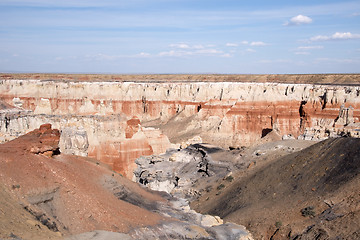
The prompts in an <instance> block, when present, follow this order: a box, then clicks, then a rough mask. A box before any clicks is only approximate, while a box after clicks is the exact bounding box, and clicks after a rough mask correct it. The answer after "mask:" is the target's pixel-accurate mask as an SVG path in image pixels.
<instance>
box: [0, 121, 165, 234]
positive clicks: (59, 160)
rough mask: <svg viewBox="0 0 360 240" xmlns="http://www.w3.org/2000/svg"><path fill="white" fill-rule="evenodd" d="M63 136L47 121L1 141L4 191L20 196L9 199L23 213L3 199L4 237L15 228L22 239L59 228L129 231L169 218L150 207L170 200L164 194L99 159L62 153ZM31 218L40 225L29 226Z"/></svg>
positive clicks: (0, 187)
mask: <svg viewBox="0 0 360 240" xmlns="http://www.w3.org/2000/svg"><path fill="white" fill-rule="evenodd" d="M58 141H59V132H58V130H54V129H51V126H50V125H43V126H41V127H40V129H38V130H35V131H33V132H30V133H29V134H27V135H25V136H22V137H20V138H18V139H15V140H13V141H10V142H8V143H5V144H2V145H0V190H1V191H0V194H2V195H3V196H6V197H7V199H16V201H15V202H14V201H13V200H9V201H10V203H9V204H13V205H14V207H13V208H12V209H14V211H15V212H16V213H17V214H18V215H19V218H18V219H17V221H13V220H11V219H12V218H11V216H13V215H14V214H13V213H12V211H8V210H7V209H6V205H5V210H3V207H4V205H3V204H1V205H0V207H1V211H0V223H1V224H0V225H1V228H0V238H7V237H10V235H9V234H10V233H9V229H11V234H13V235H15V236H17V237H20V238H22V239H44V236H48V237H49V238H51V237H55V238H56V237H57V236H59V234H58V235H56V234H55V235H54V232H59V233H60V235H65V236H66V235H70V234H77V233H82V232H87V231H93V230H95V229H97V230H108V231H117V232H128V231H129V230H131V229H132V228H134V227H140V226H149V225H155V224H158V223H159V222H161V221H162V220H164V218H163V217H162V216H160V215H158V214H156V213H153V212H151V211H150V210H151V208H152V206H155V205H156V202H157V201H165V200H164V199H163V198H162V197H161V196H160V195H157V194H155V193H153V192H149V191H147V190H145V189H143V188H141V187H140V186H138V185H137V184H135V183H133V182H131V181H129V180H127V179H125V178H124V177H122V176H121V175H120V174H117V173H115V172H113V171H111V170H109V169H107V168H106V167H104V166H102V164H99V163H97V162H96V161H91V160H90V159H88V158H83V157H76V156H70V155H62V154H60V155H59V152H58V149H57V143H58ZM122 199H123V200H122ZM19 204H21V205H19ZM19 206H22V207H19ZM145 208H146V209H145ZM24 209H25V210H26V211H25V210H24ZM147 209H148V210H147ZM14 216H15V215H14ZM29 219H30V220H31V221H30V225H31V224H32V225H31V226H33V228H38V229H36V231H35V230H34V231H28V230H29V227H26V226H24V224H25V225H26V224H27V222H28V220H29ZM34 226H39V227H34ZM47 228H49V229H51V230H52V231H54V232H51V231H48V229H47ZM3 229H7V230H8V231H3ZM41 229H44V231H45V232H44V231H40V230H41ZM34 234H35V235H36V234H39V235H38V236H37V237H34V236H35V235H34ZM44 234H45V235H44ZM46 234H48V235H46Z"/></svg>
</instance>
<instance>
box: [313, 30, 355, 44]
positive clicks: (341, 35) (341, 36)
mask: <svg viewBox="0 0 360 240" xmlns="http://www.w3.org/2000/svg"><path fill="white" fill-rule="evenodd" d="M350 39H360V34H354V33H351V32H336V33H334V34H333V35H330V36H326V35H317V36H314V37H312V38H310V41H311V42H316V41H329V40H350Z"/></svg>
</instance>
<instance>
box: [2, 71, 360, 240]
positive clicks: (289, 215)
mask: <svg viewBox="0 0 360 240" xmlns="http://www.w3.org/2000/svg"><path fill="white" fill-rule="evenodd" d="M359 104H360V75H359V74H327V75H323V74H315V75H91V74H86V75H85V74H84V75H74V74H67V75H66V74H3V75H0V142H1V143H2V144H0V238H5V239H64V238H65V239H67V240H85V239H93V240H101V239H238V240H252V239H292V240H295V239H297V240H299V239H357V238H358V237H359V236H360V231H359V229H358V226H359V221H360V209H359V206H360V205H359V203H360V192H359V190H358V189H359V186H360V181H359V180H360V178H359V176H360V174H359V173H360V168H359V161H360V154H359V150H358V149H359V144H360V139H358V138H360V112H359V111H360V108H359Z"/></svg>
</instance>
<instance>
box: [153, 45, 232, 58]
mask: <svg viewBox="0 0 360 240" xmlns="http://www.w3.org/2000/svg"><path fill="white" fill-rule="evenodd" d="M169 47H171V48H173V49H171V50H169V51H162V52H160V53H159V54H158V56H160V57H185V56H201V55H206V56H209V55H210V56H215V55H219V56H224V55H225V56H227V55H226V53H224V51H222V50H219V49H216V48H214V47H215V45H213V44H207V45H203V44H196V45H190V44H186V43H174V44H170V45H169ZM229 56H230V55H229Z"/></svg>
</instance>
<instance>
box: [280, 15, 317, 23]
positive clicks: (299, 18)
mask: <svg viewBox="0 0 360 240" xmlns="http://www.w3.org/2000/svg"><path fill="white" fill-rule="evenodd" d="M312 21H313V20H312V19H311V18H309V17H308V16H304V15H301V14H300V15H297V16H295V17H293V18H291V19H290V21H288V22H286V23H284V25H285V26H294V25H302V24H310V23H312Z"/></svg>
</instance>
